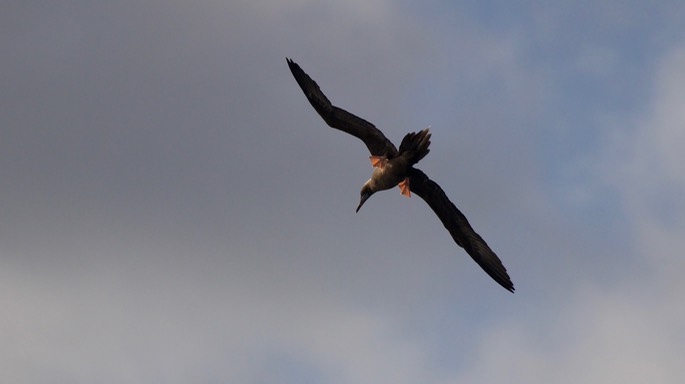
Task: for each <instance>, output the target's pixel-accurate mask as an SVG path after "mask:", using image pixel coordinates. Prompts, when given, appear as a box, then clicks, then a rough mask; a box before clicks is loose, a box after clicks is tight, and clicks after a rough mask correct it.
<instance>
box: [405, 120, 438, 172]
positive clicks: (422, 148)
mask: <svg viewBox="0 0 685 384" xmlns="http://www.w3.org/2000/svg"><path fill="white" fill-rule="evenodd" d="M430 137H431V134H430V132H428V128H425V129H423V130H421V131H419V132H412V133H408V134H407V135H406V136H404V139H402V143H401V144H400V151H399V155H400V156H404V157H405V158H406V159H407V161H408V162H409V165H410V166H411V165H414V164H416V163H418V162H419V160H421V159H423V158H424V157H426V155H427V154H428V152H430V149H428V146H429V145H430V143H431V142H430Z"/></svg>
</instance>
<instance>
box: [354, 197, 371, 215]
mask: <svg viewBox="0 0 685 384" xmlns="http://www.w3.org/2000/svg"><path fill="white" fill-rule="evenodd" d="M369 197H371V194H370V193H365V194H363V195H362V198H361V200H359V205H358V206H357V211H356V212H359V208H361V207H362V205H364V203H365V202H366V200H368V199H369Z"/></svg>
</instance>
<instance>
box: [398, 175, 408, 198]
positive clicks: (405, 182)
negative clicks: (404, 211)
mask: <svg viewBox="0 0 685 384" xmlns="http://www.w3.org/2000/svg"><path fill="white" fill-rule="evenodd" d="M397 186H398V187H400V192H401V193H402V194H403V195H405V196H407V197H411V193H410V192H409V178H408V177H405V178H404V180H402V181H400V182H399V184H397Z"/></svg>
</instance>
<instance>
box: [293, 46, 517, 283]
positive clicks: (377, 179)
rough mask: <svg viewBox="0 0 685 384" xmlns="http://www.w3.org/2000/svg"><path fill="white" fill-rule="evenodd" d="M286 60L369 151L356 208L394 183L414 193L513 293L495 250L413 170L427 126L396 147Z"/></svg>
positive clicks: (316, 102)
mask: <svg viewBox="0 0 685 384" xmlns="http://www.w3.org/2000/svg"><path fill="white" fill-rule="evenodd" d="M286 61H287V62H288V67H290V71H291V72H292V74H293V76H294V77H295V80H296V81H297V84H299V86H300V88H302V91H303V92H304V94H305V96H307V100H309V102H310V103H311V105H312V106H313V107H314V109H315V110H316V112H318V114H319V115H320V116H321V117H322V118H323V119H324V121H325V122H326V123H327V124H328V125H329V126H331V127H332V128H336V129H339V130H341V131H343V132H346V133H349V134H350V135H352V136H355V137H357V138H359V139H361V140H362V141H363V142H364V144H366V147H367V148H368V149H369V152H370V153H371V156H370V157H369V159H370V160H371V165H372V166H373V172H372V173H371V178H369V179H368V180H367V181H366V182H365V183H364V185H363V186H362V189H361V192H360V195H361V196H360V200H359V205H358V206H357V212H359V209H360V208H361V207H362V205H364V203H365V202H366V201H367V200H368V199H369V197H371V196H372V195H373V194H374V193H376V192H378V191H382V190H386V189H391V188H394V187H395V186H399V188H400V192H401V193H402V194H403V195H406V196H410V195H411V192H414V193H415V194H417V195H419V196H420V197H421V198H422V199H423V200H424V201H426V203H428V206H429V207H431V209H433V212H435V214H436V215H437V216H438V218H439V219H440V221H441V222H442V224H443V225H444V226H445V228H446V229H447V231H449V233H450V235H452V238H453V239H454V241H455V242H456V243H457V245H459V246H461V247H462V248H464V250H466V252H467V253H468V254H469V255H470V256H471V257H472V258H473V260H475V262H476V263H478V265H480V266H481V268H483V270H484V271H485V272H486V273H487V274H488V275H490V277H492V278H493V279H494V280H495V281H496V282H497V283H499V284H500V285H501V286H502V287H504V288H506V289H507V290H509V291H510V292H514V284H513V283H512V282H511V279H510V278H509V275H508V274H507V270H506V268H504V265H502V262H501V261H500V259H499V258H498V257H497V255H496V254H495V252H493V251H492V249H490V247H489V246H488V244H487V243H486V242H485V240H483V238H482V237H480V235H478V233H476V231H474V230H473V228H472V227H471V225H470V224H469V222H468V220H466V217H465V216H464V215H463V214H462V213H461V212H460V211H459V209H457V207H456V206H455V205H454V204H453V203H452V202H451V201H450V199H449V198H448V197H447V195H446V194H445V192H444V191H443V190H442V188H440V186H439V185H438V184H437V183H436V182H434V181H433V180H431V179H429V178H428V176H426V174H425V173H423V172H422V171H420V170H419V169H416V168H414V164H416V163H418V162H419V160H421V159H423V158H424V157H425V156H426V155H427V154H428V152H429V149H428V146H429V145H430V137H431V134H430V133H429V132H428V128H426V129H424V130H422V131H419V132H413V133H409V134H407V135H406V136H405V137H404V139H402V142H401V143H400V149H399V150H398V149H397V148H396V147H395V146H394V145H393V143H392V142H391V141H390V140H388V139H387V138H386V137H385V135H383V132H381V131H380V130H378V128H376V127H375V126H374V125H373V124H371V123H369V122H368V121H366V120H364V119H362V118H360V117H357V116H355V115H353V114H351V113H349V112H347V111H345V110H343V109H341V108H338V107H336V106H334V105H333V104H331V102H330V101H329V100H328V98H327V97H326V96H325V95H324V94H323V92H321V89H320V88H319V86H318V84H316V82H315V81H314V80H312V78H311V77H309V75H307V74H306V73H305V72H304V71H303V70H302V68H300V66H299V65H297V63H295V62H294V61H292V60H291V59H288V58H286Z"/></svg>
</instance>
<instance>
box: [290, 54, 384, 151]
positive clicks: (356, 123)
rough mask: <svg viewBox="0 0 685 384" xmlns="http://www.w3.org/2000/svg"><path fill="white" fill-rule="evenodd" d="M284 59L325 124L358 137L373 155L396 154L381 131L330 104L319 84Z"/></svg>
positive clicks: (293, 63) (294, 64)
mask: <svg viewBox="0 0 685 384" xmlns="http://www.w3.org/2000/svg"><path fill="white" fill-rule="evenodd" d="M286 61H287V62H288V67H290V71H291V72H292V73H293V76H294V77H295V80H297V84H299V85H300V88H302V91H303V92H304V94H305V96H307V100H309V102H310V103H311V104H312V106H313V107H314V109H315V110H316V112H318V113H319V115H321V117H323V119H324V121H326V124H328V125H330V126H331V127H333V128H336V129H339V130H341V131H343V132H347V133H349V134H350V135H352V136H356V137H358V138H359V139H361V140H362V141H363V142H364V144H366V147H367V148H369V152H371V154H372V155H374V156H387V157H389V158H390V157H394V156H395V155H396V154H397V148H395V146H394V145H393V143H392V142H391V141H390V140H388V139H387V138H386V137H385V135H383V132H381V131H380V130H378V128H376V127H375V126H374V125H373V124H371V123H369V122H368V121H366V120H364V119H362V118H360V117H357V116H355V115H353V114H351V113H349V112H347V111H345V110H344V109H341V108H338V107H336V106H334V105H332V104H331V102H330V101H329V100H328V98H327V97H326V95H324V94H323V92H321V89H320V88H319V85H318V84H316V82H315V81H314V80H312V78H311V77H309V75H307V74H306V73H305V72H304V71H303V70H302V68H300V66H299V65H297V63H295V62H294V61H292V60H290V59H288V58H286Z"/></svg>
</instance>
